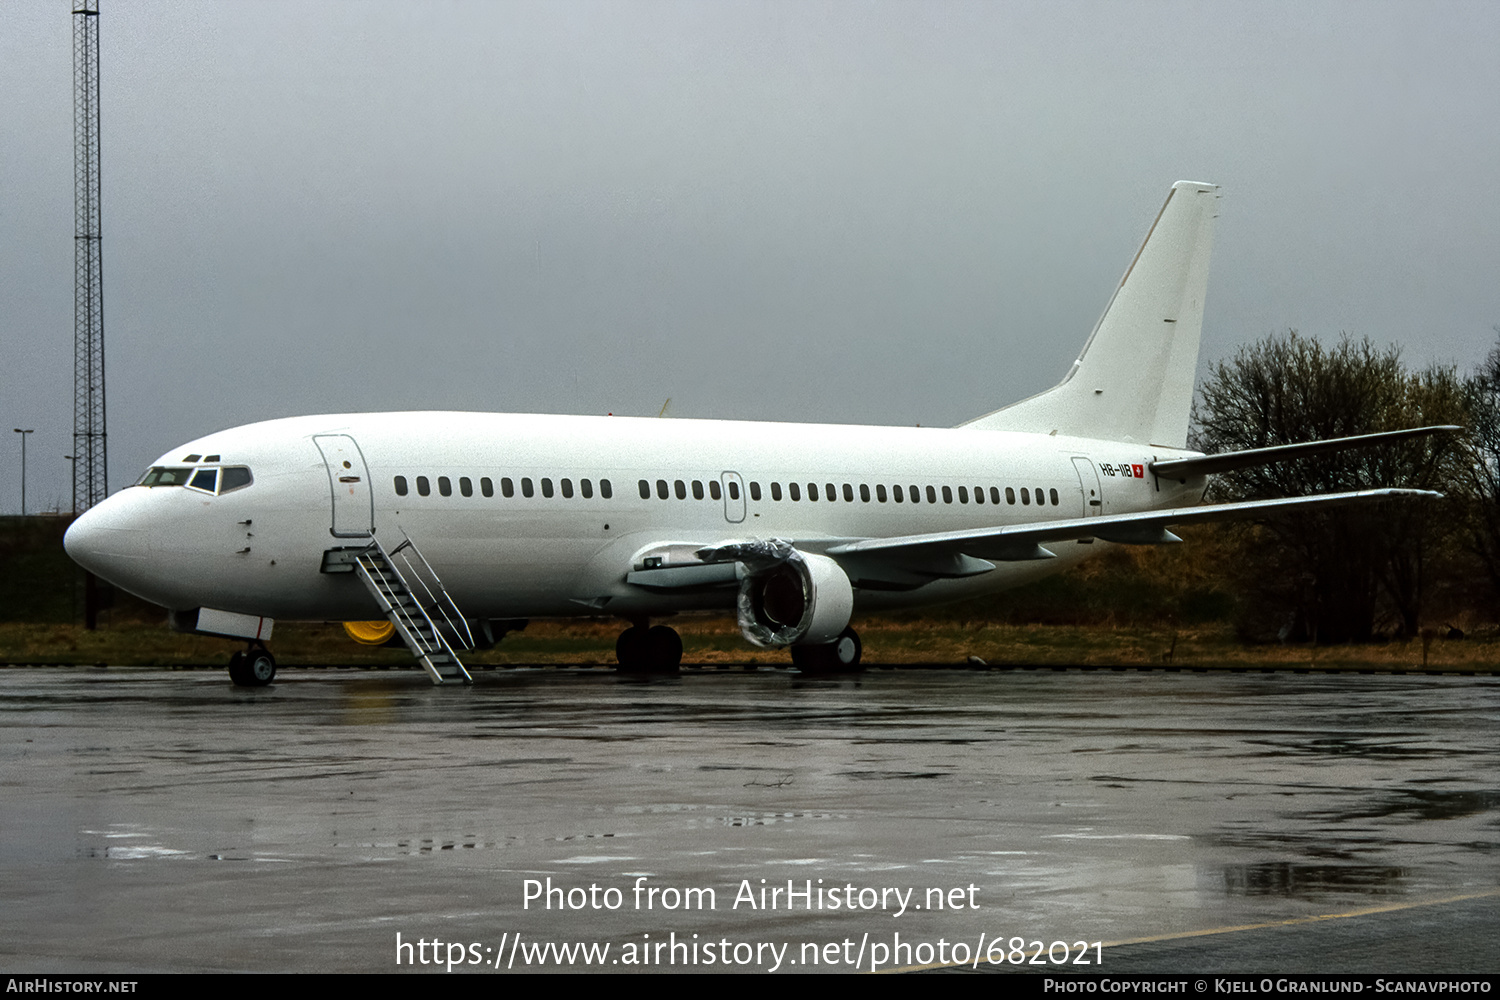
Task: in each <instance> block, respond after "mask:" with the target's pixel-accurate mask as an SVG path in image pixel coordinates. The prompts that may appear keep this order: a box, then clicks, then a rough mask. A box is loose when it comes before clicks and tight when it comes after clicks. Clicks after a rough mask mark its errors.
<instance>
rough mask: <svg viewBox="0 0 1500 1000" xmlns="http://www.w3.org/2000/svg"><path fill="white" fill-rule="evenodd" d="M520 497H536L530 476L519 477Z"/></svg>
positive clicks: (534, 486)
mask: <svg viewBox="0 0 1500 1000" xmlns="http://www.w3.org/2000/svg"><path fill="white" fill-rule="evenodd" d="M521 495H522V496H523V497H534V496H536V484H534V483H533V482H532V481H531V477H530V476H522V477H521Z"/></svg>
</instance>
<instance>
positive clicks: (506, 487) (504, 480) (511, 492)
mask: <svg viewBox="0 0 1500 1000" xmlns="http://www.w3.org/2000/svg"><path fill="white" fill-rule="evenodd" d="M500 495H501V496H503V497H513V496H515V495H516V484H515V483H514V482H512V481H511V478H510V477H509V476H501V477H500Z"/></svg>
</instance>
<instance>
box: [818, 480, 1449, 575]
mask: <svg viewBox="0 0 1500 1000" xmlns="http://www.w3.org/2000/svg"><path fill="white" fill-rule="evenodd" d="M1441 496H1442V494H1441V493H1433V492H1432V491H1430V490H1355V491H1353V492H1350V493H1325V494H1322V495H1321V496H1311V497H1286V498H1284V499H1280V500H1246V501H1243V502H1241V503H1221V504H1207V505H1204V506H1201V507H1177V508H1173V509H1169V510H1149V511H1142V512H1140V513H1136V514H1111V515H1108V516H1105V517H1074V518H1068V519H1066V520H1061V521H1042V522H1037V523H1033V524H1016V525H1008V526H1006V527H1003V528H973V529H965V530H961V531H937V532H933V533H931V534H926V535H904V536H901V537H898V538H867V539H864V540H863V541H858V542H845V543H843V544H841V545H835V546H833V547H832V548H830V549H829V550H828V554H829V555H830V556H833V557H834V558H835V559H837V558H840V557H841V556H845V555H854V554H856V553H858V554H864V553H874V552H881V553H888V554H891V555H895V554H897V553H902V554H906V553H908V552H911V551H914V550H916V551H920V550H924V549H925V550H930V551H949V552H964V553H969V554H973V555H978V556H980V557H981V558H985V559H998V560H1000V561H1005V559H1004V556H1002V555H1000V554H999V552H1000V550H1002V549H1012V550H1013V551H1027V550H1029V546H1031V545H1037V546H1040V545H1042V544H1043V543H1047V542H1063V541H1069V540H1071V539H1077V538H1103V539H1107V540H1113V541H1119V542H1123V543H1125V544H1127V545H1140V544H1146V545H1158V544H1162V543H1164V542H1171V541H1172V540H1173V539H1175V538H1176V536H1175V535H1173V534H1172V533H1171V532H1169V531H1167V530H1166V527H1167V525H1169V524H1197V523H1199V522H1203V521H1244V520H1255V519H1256V518H1260V517H1266V516H1269V515H1272V514H1284V513H1288V512H1290V511H1298V510H1309V509H1312V508H1322V507H1340V506H1344V505H1347V504H1356V503H1378V502H1381V501H1390V500H1409V499H1416V498H1436V497H1441ZM1012 547H1014V548H1012ZM1024 558H1035V556H1027V557H1024Z"/></svg>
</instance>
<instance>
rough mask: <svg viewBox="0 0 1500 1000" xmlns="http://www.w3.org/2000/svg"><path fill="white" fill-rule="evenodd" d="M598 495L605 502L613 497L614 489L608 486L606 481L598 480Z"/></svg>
mask: <svg viewBox="0 0 1500 1000" xmlns="http://www.w3.org/2000/svg"><path fill="white" fill-rule="evenodd" d="M599 495H600V496H601V497H603V498H604V499H606V500H608V499H609V498H610V497H612V496H614V495H615V488H614V487H613V486H611V485H609V480H608V479H601V480H599Z"/></svg>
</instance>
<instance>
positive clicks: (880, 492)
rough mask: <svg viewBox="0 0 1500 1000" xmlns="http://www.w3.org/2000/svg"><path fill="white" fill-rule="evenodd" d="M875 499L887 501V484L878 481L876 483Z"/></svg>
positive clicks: (882, 501)
mask: <svg viewBox="0 0 1500 1000" xmlns="http://www.w3.org/2000/svg"><path fill="white" fill-rule="evenodd" d="M875 499H876V500H879V501H880V502H881V503H885V484H884V483H876V484H875Z"/></svg>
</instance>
